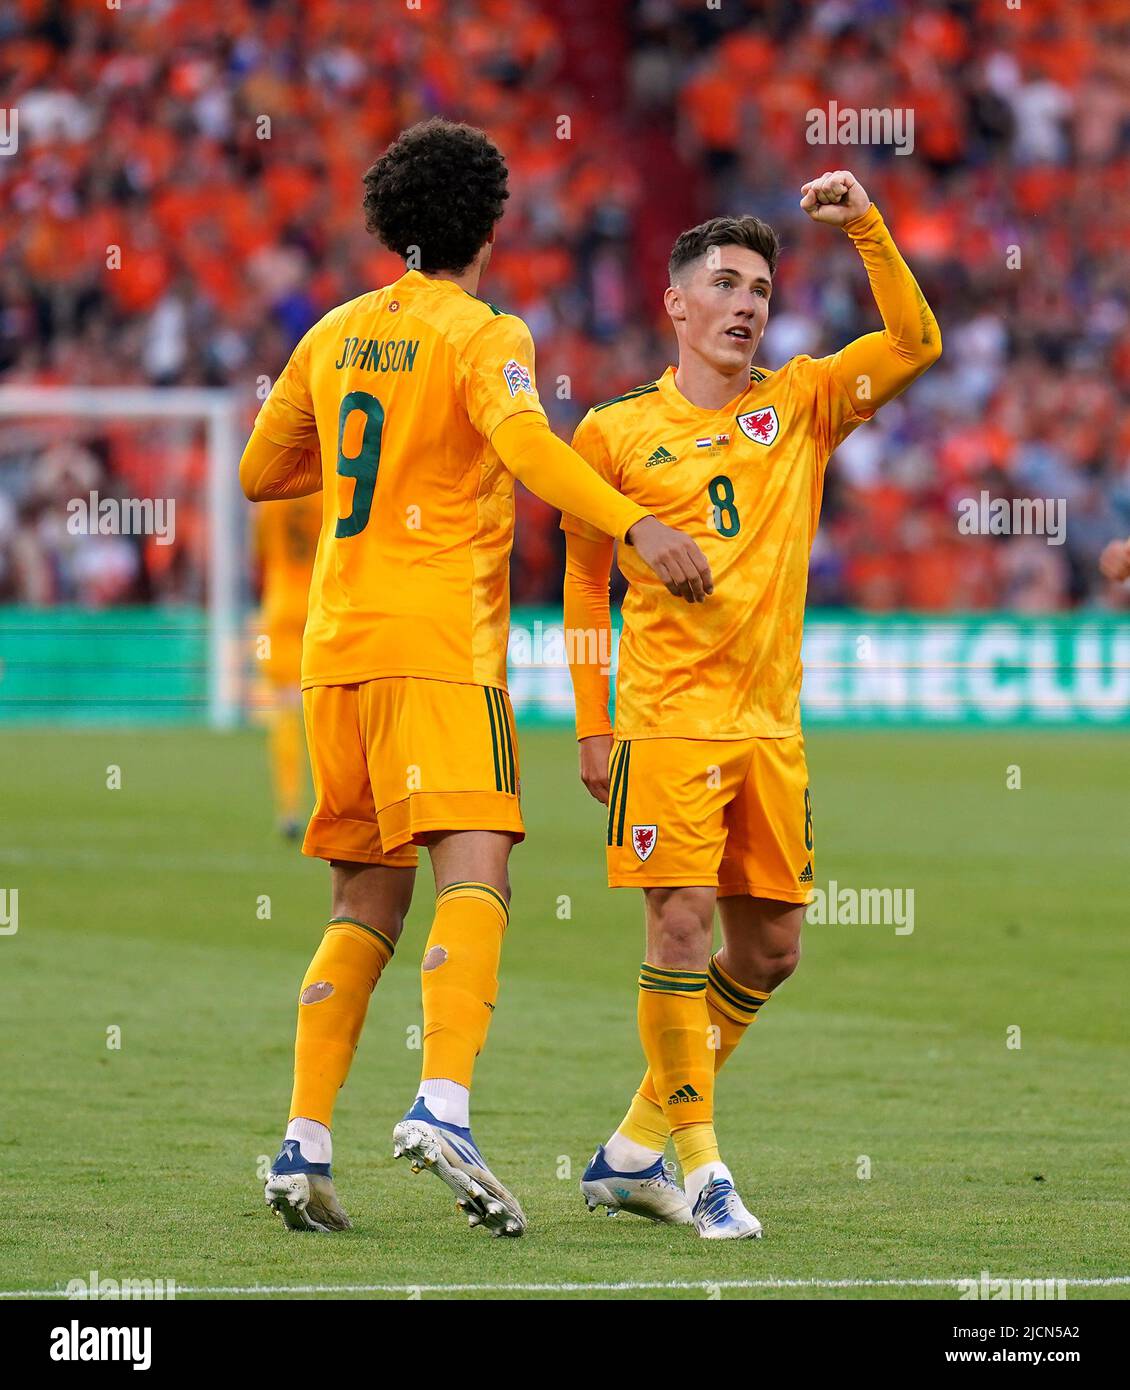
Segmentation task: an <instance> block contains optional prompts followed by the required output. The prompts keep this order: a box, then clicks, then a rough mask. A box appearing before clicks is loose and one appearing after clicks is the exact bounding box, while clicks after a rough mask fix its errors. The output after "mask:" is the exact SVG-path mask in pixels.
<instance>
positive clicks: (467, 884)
mask: <svg viewBox="0 0 1130 1390" xmlns="http://www.w3.org/2000/svg"><path fill="white" fill-rule="evenodd" d="M457 888H477V889H479V891H480V892H483V893H489V895H490V896H491V897H492V898H494V900H495V901H496V902H497V903H498V905H499V907H500V908H502V913H503V916H504V917H506V918H507V920H509V917H510V907H509V905H508V904H507V902H506V899H505V898H504V897H503V896H502V894H501V893H500V892H499V891H498V889H497V888H492V887H491V886H490V884H489V883H476V882H474V881H473V880H471V879H466V880H464V881H462V882H459V883H449V884H448V885H447V887H446V888H444V889H443V891H442V892H440V893H439V894H437V895H436V907H438V906H439V905H440V903H441V902H442V901H443V900H444V898H446V897H447V895H448V894H449V893H454V892H455V890H456V889H457Z"/></svg>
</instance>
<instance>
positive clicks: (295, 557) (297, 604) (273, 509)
mask: <svg viewBox="0 0 1130 1390" xmlns="http://www.w3.org/2000/svg"><path fill="white" fill-rule="evenodd" d="M254 526H255V552H256V556H257V559H258V561H259V566H260V570H261V572H262V576H263V601H262V612H263V626H264V628H265V629H266V631H267V632H274V631H276V630H278V629H280V628H298V629H299V630H301V628H302V626H303V624H304V623H305V622H306V608H307V605H308V603H309V599H310V575H311V572H312V570H313V568H314V554H315V551H316V550H317V548H318V535H319V532H320V531H321V529H322V498H321V495H320V494H319V493H312V494H311V495H310V496H309V497H295V498H292V499H290V500H288V501H285V502H263V503H262V504H260V505H259V506H258V507H256V508H255V511H254Z"/></svg>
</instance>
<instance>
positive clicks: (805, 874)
mask: <svg viewBox="0 0 1130 1390" xmlns="http://www.w3.org/2000/svg"><path fill="white" fill-rule="evenodd" d="M797 882H798V883H811V882H812V860H811V859H810V860H809V861H808V863H807V864H806V865H805V866H804V868H803V869H802V870H801V871H800V873H799V874H798V875H797Z"/></svg>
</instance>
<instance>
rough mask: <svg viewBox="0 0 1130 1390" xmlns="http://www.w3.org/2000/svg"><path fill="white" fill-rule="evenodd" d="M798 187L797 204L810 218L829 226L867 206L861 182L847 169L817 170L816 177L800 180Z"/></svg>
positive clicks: (849, 218) (857, 214)
mask: <svg viewBox="0 0 1130 1390" xmlns="http://www.w3.org/2000/svg"><path fill="white" fill-rule="evenodd" d="M800 191H801V200H800V205H801V207H802V208H803V209H804V210H805V212H807V213H808V215H809V217H811V218H812V220H813V222H828V223H830V224H831V225H832V226H833V227H842V226H843V225H844V223H845V222H854V221H855V219H856V218H857V217H862V216H863V214H864V213H865V212H866V211H867V209H868V208H869V207H870V206H871V199H870V198H869V197H868V196H867V194H866V193H865V192H864V188H863V185H862V184H861V183H859V182H858V180H857V179H856V177H855V175H854V174H853V173H851V172H850V170H848V169H836V170H833V172H832V173H830V174H821V175H820V177H819V178H818V179H812V180H811V182H809V183H806V184H804V185H803V186H802V187H801V190H800Z"/></svg>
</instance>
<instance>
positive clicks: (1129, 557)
mask: <svg viewBox="0 0 1130 1390" xmlns="http://www.w3.org/2000/svg"><path fill="white" fill-rule="evenodd" d="M1099 569H1100V570H1102V572H1103V574H1104V575H1106V577H1107V578H1108V579H1114V580H1116V581H1117V580H1120V579H1130V540H1126V541H1111V543H1110V544H1109V545H1108V546H1107V547H1106V548H1105V549H1104V550H1103V553H1102V554H1101V555H1100V556H1099Z"/></svg>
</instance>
